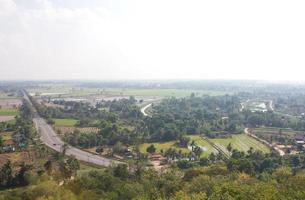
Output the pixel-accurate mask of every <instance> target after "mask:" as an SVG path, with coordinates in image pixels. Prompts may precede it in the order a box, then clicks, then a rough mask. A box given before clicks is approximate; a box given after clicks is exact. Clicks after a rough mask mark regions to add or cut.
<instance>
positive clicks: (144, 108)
mask: <svg viewBox="0 0 305 200" xmlns="http://www.w3.org/2000/svg"><path fill="white" fill-rule="evenodd" d="M150 106H152V103H150V104H147V105H146V106H144V107H143V108H141V113H142V114H143V115H144V116H145V117H151V116H150V115H149V114H147V113H146V112H145V110H146V109H147V108H149V107H150Z"/></svg>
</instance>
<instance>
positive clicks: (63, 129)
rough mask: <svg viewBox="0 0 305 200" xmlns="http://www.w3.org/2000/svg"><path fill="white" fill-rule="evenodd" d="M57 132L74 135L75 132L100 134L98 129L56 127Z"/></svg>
mask: <svg viewBox="0 0 305 200" xmlns="http://www.w3.org/2000/svg"><path fill="white" fill-rule="evenodd" d="M55 130H56V132H57V133H61V134H69V133H73V132H74V131H75V130H78V131H79V132H80V133H96V134H97V133H98V132H99V129H98V128H96V127H82V128H76V127H72V126H70V127H63V126H61V127H55Z"/></svg>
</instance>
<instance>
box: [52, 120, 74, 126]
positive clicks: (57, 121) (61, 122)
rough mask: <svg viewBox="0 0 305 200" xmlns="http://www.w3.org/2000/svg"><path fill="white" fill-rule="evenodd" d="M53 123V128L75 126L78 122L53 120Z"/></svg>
mask: <svg viewBox="0 0 305 200" xmlns="http://www.w3.org/2000/svg"><path fill="white" fill-rule="evenodd" d="M53 120H54V122H55V126H68V127H72V126H75V125H76V123H77V122H78V120H76V119H53Z"/></svg>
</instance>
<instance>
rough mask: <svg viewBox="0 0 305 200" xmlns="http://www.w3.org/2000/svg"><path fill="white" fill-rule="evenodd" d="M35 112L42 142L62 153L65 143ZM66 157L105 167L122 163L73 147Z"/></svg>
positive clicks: (67, 150)
mask: <svg viewBox="0 0 305 200" xmlns="http://www.w3.org/2000/svg"><path fill="white" fill-rule="evenodd" d="M23 94H24V98H25V99H26V100H28V101H29V102H30V103H31V101H30V99H29V97H28V96H27V94H26V93H25V92H23ZM34 112H35V117H34V119H33V121H34V124H35V127H36V129H37V130H38V133H39V134H40V139H41V141H42V142H43V143H44V144H45V145H47V146H48V147H50V148H52V149H54V150H55V151H58V152H61V151H62V150H63V145H64V142H63V141H62V140H61V139H60V138H59V136H58V135H57V134H56V133H55V131H54V130H53V128H52V127H51V126H50V125H49V124H47V123H46V121H45V120H44V119H43V118H41V117H40V116H39V115H38V114H37V112H36V110H34ZM66 155H69V156H74V157H75V158H76V159H78V160H81V161H85V162H88V163H92V164H96V165H100V166H105V167H108V166H110V165H112V164H118V163H120V162H118V161H115V160H111V159H108V158H104V157H101V156H98V155H95V154H92V153H88V152H86V151H83V150H80V149H78V148H75V147H71V146H68V148H67V149H66Z"/></svg>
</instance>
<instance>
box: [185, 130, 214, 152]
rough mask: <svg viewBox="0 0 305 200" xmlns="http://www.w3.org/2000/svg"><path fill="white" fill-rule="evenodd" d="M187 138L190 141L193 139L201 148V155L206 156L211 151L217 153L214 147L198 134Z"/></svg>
mask: <svg viewBox="0 0 305 200" xmlns="http://www.w3.org/2000/svg"><path fill="white" fill-rule="evenodd" d="M189 138H190V139H191V140H190V142H192V140H194V141H195V143H196V144H197V145H198V146H200V148H202V149H203V153H202V155H201V157H207V156H208V155H210V154H211V153H212V152H213V153H217V150H216V149H214V147H212V146H211V145H210V144H209V143H208V142H207V141H205V140H204V139H203V138H202V137H201V136H200V135H191V136H189Z"/></svg>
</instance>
